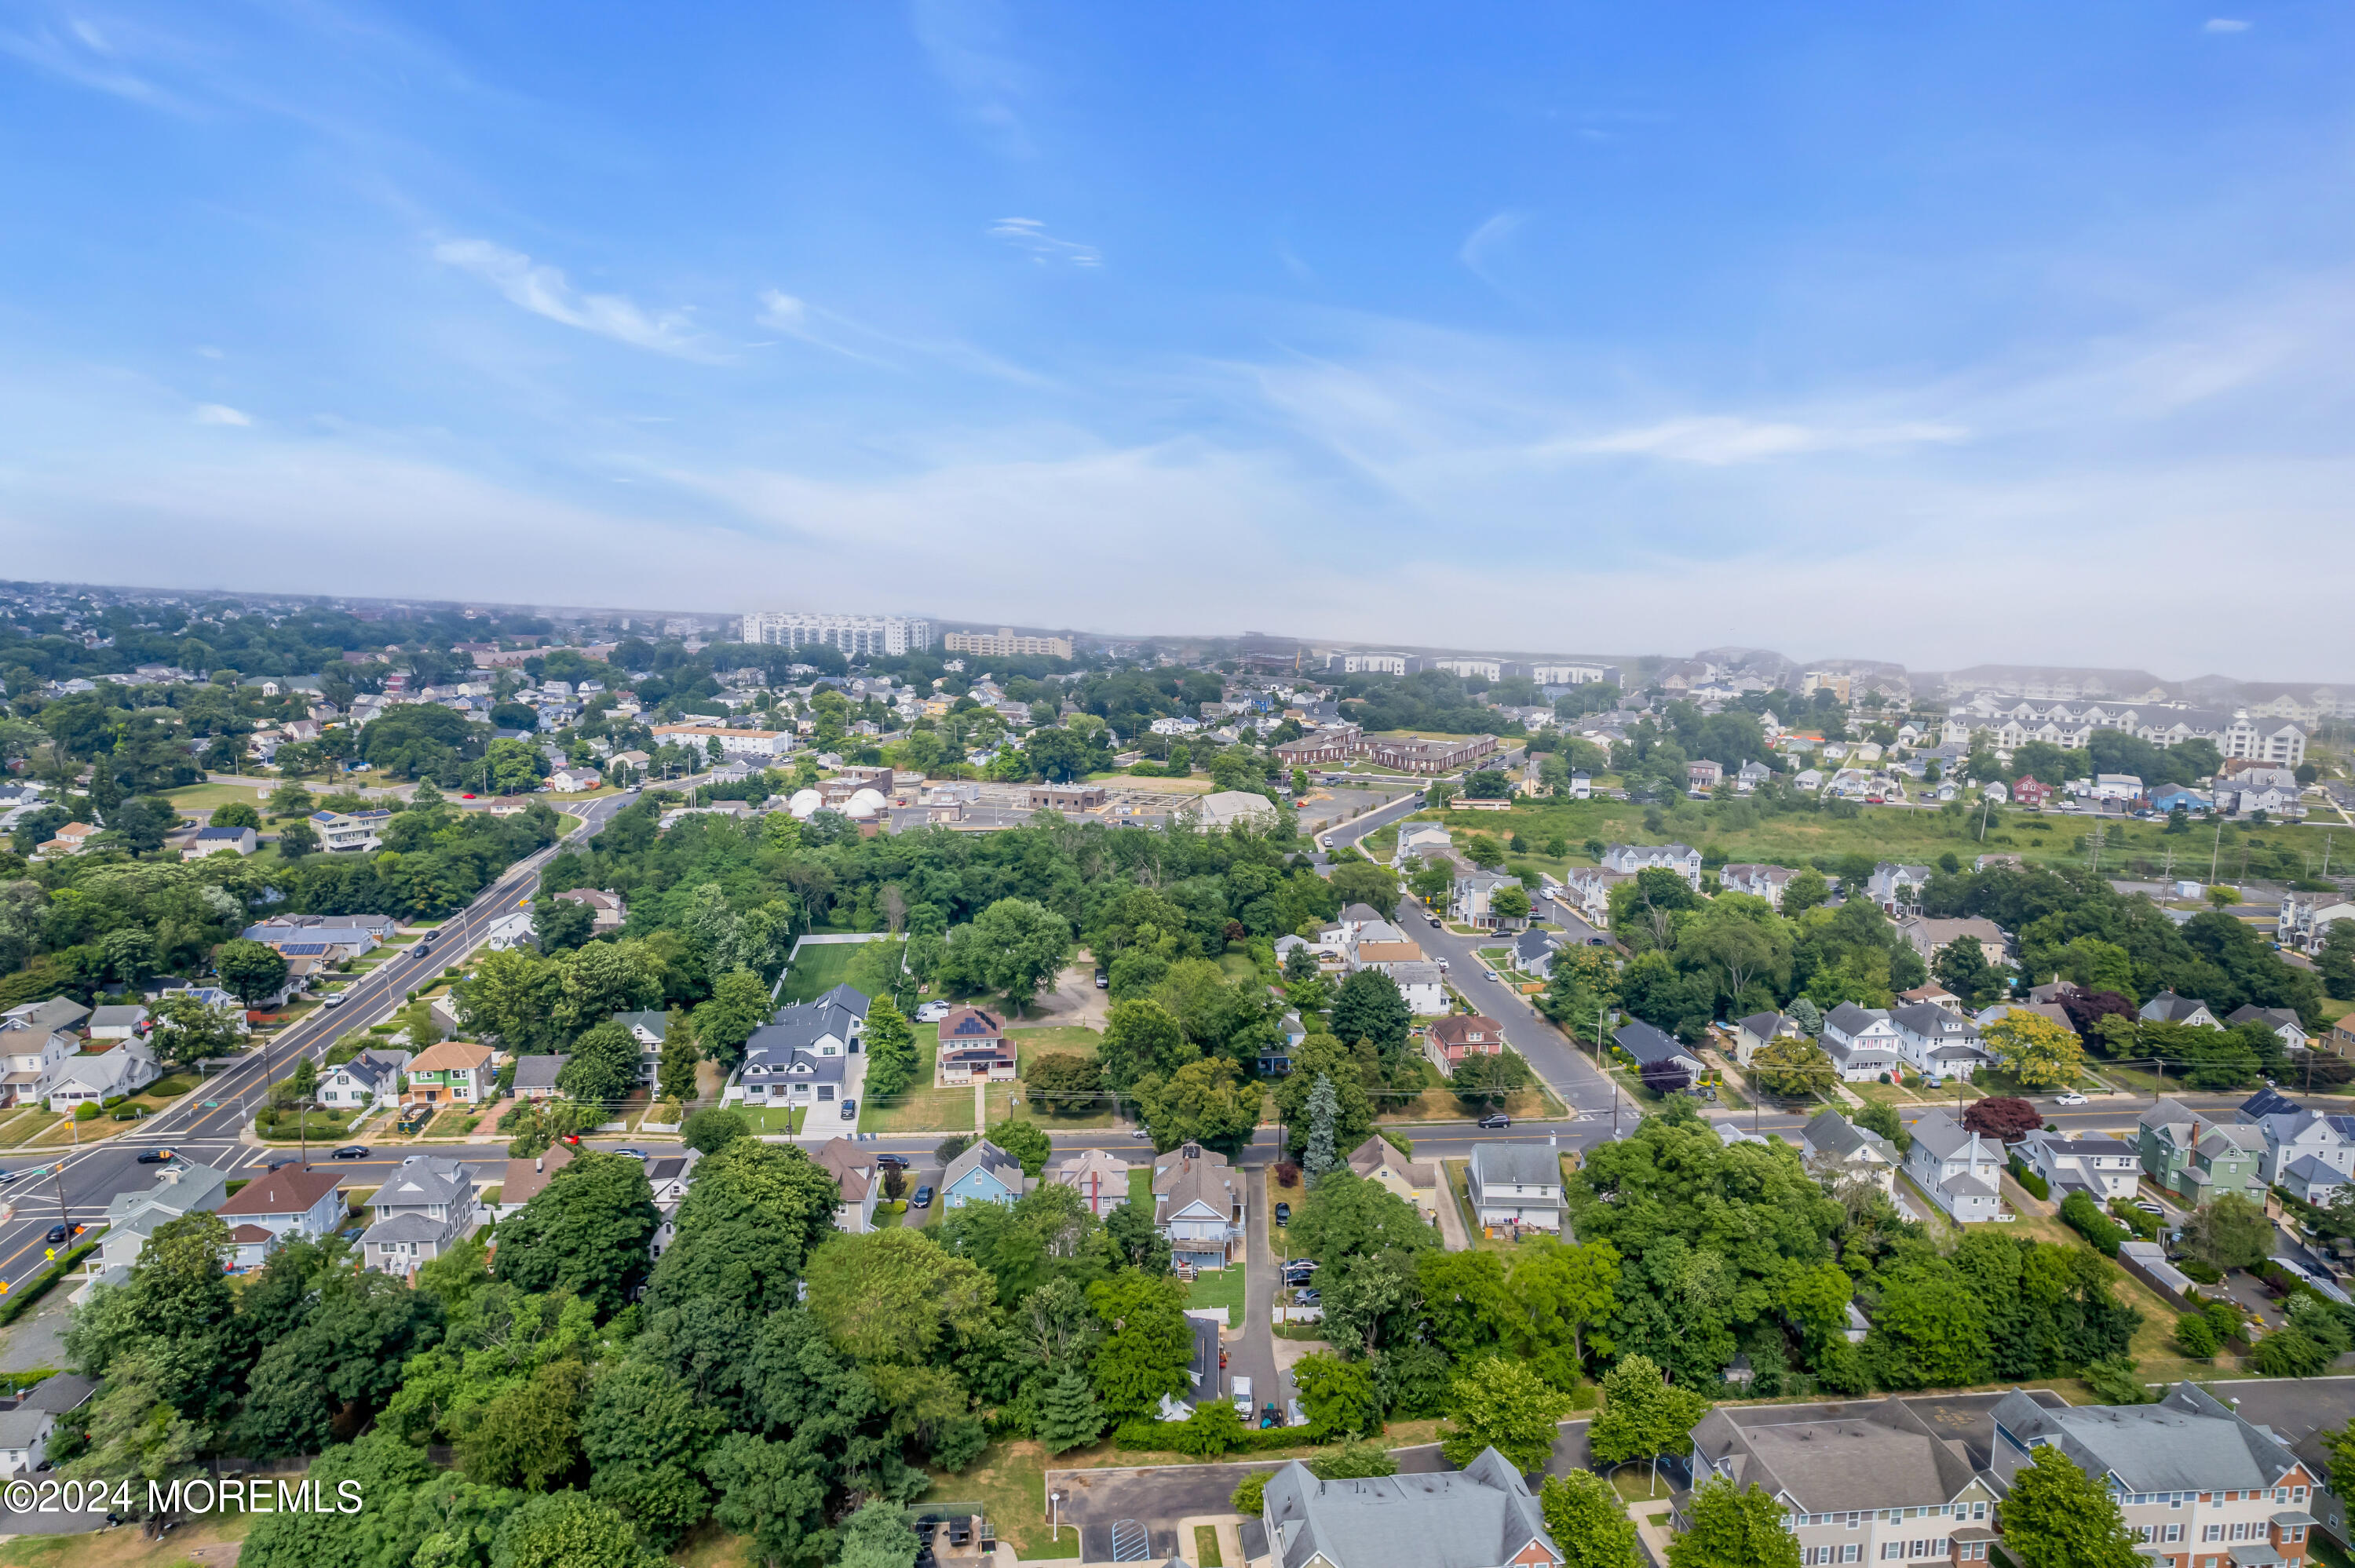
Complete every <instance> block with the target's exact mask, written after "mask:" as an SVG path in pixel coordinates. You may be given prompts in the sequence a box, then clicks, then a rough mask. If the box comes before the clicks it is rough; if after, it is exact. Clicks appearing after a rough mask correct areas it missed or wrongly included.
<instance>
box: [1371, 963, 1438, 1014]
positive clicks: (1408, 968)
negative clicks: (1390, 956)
mask: <svg viewBox="0 0 2355 1568" xmlns="http://www.w3.org/2000/svg"><path fill="white" fill-rule="evenodd" d="M1384 967H1385V968H1386V969H1389V970H1390V976H1391V982H1392V983H1393V984H1395V985H1396V986H1397V987H1398V988H1399V995H1401V996H1402V997H1404V998H1405V999H1406V1006H1407V1011H1408V1012H1412V1013H1413V1014H1414V1015H1415V1016H1416V1017H1417V1018H1438V1017H1441V1016H1443V1015H1444V1014H1445V1013H1446V1012H1447V1011H1448V1003H1447V980H1446V977H1444V975H1442V974H1441V973H1440V972H1439V966H1438V965H1437V964H1434V963H1424V962H1420V961H1413V962H1407V963H1397V964H1389V965H1385V966H1384Z"/></svg>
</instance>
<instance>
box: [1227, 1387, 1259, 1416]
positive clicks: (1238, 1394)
mask: <svg viewBox="0 0 2355 1568" xmlns="http://www.w3.org/2000/svg"><path fill="white" fill-rule="evenodd" d="M1227 1387H1228V1390H1229V1392H1231V1393H1233V1395H1234V1396H1235V1414H1238V1415H1240V1416H1241V1417H1242V1418H1243V1425H1246V1426H1248V1425H1251V1423H1252V1421H1254V1420H1256V1419H1257V1418H1258V1414H1259V1413H1258V1412H1257V1411H1255V1410H1253V1409H1252V1381H1251V1379H1249V1378H1247V1377H1239V1378H1235V1379H1232V1380H1231V1381H1230V1382H1229V1383H1228V1384H1227Z"/></svg>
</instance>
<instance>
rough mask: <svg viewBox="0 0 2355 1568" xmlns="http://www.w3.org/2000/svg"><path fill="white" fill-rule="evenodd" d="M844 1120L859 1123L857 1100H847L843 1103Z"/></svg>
mask: <svg viewBox="0 0 2355 1568" xmlns="http://www.w3.org/2000/svg"><path fill="white" fill-rule="evenodd" d="M842 1119H843V1120H845V1121H857V1120H858V1101H857V1100H845V1101H843V1102H842Z"/></svg>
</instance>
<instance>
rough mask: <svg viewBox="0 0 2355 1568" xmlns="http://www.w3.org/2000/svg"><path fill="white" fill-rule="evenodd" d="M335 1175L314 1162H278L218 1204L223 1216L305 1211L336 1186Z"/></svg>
mask: <svg viewBox="0 0 2355 1568" xmlns="http://www.w3.org/2000/svg"><path fill="white" fill-rule="evenodd" d="M337 1181H338V1178H337V1177H336V1173H335V1172H334V1171H322V1170H320V1169H319V1168H318V1167H317V1166H315V1165H282V1166H280V1167H279V1168H278V1169H277V1170H275V1171H269V1172H267V1173H266V1174H264V1175H261V1176H258V1177H256V1178H254V1180H253V1181H250V1182H248V1183H247V1184H246V1185H245V1187H244V1188H243V1189H242V1190H240V1192H237V1193H235V1194H234V1195H232V1196H231V1197H230V1198H229V1201H228V1202H225V1203H223V1204H222V1205H221V1206H220V1209H219V1211H218V1212H219V1213H220V1215H221V1217H222V1218H224V1219H227V1218H230V1217H232V1216H234V1215H238V1214H307V1213H310V1212H311V1207H312V1205H313V1204H314V1203H316V1202H318V1201H319V1200H320V1199H322V1198H324V1197H325V1196H326V1195H327V1194H328V1193H329V1192H334V1191H335V1190H336V1183H337Z"/></svg>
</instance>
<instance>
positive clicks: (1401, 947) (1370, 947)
mask: <svg viewBox="0 0 2355 1568" xmlns="http://www.w3.org/2000/svg"><path fill="white" fill-rule="evenodd" d="M1342 949H1343V951H1344V953H1345V954H1346V955H1347V956H1348V966H1349V970H1350V972H1351V973H1352V974H1354V973H1356V972H1357V971H1358V970H1359V969H1374V970H1377V971H1379V972H1380V973H1383V974H1388V973H1389V972H1390V970H1391V967H1392V966H1393V965H1397V964H1419V963H1421V962H1423V949H1422V948H1420V947H1418V946H1416V945H1415V944H1414V943H1413V942H1412V941H1411V940H1409V939H1408V937H1407V934H1406V933H1405V932H1404V931H1401V930H1400V929H1399V928H1398V927H1395V926H1393V925H1391V923H1390V922H1389V921H1387V920H1369V921H1367V922H1366V923H1365V924H1363V925H1361V926H1357V927H1351V928H1349V930H1348V935H1347V936H1346V937H1344V938H1342Z"/></svg>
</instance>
